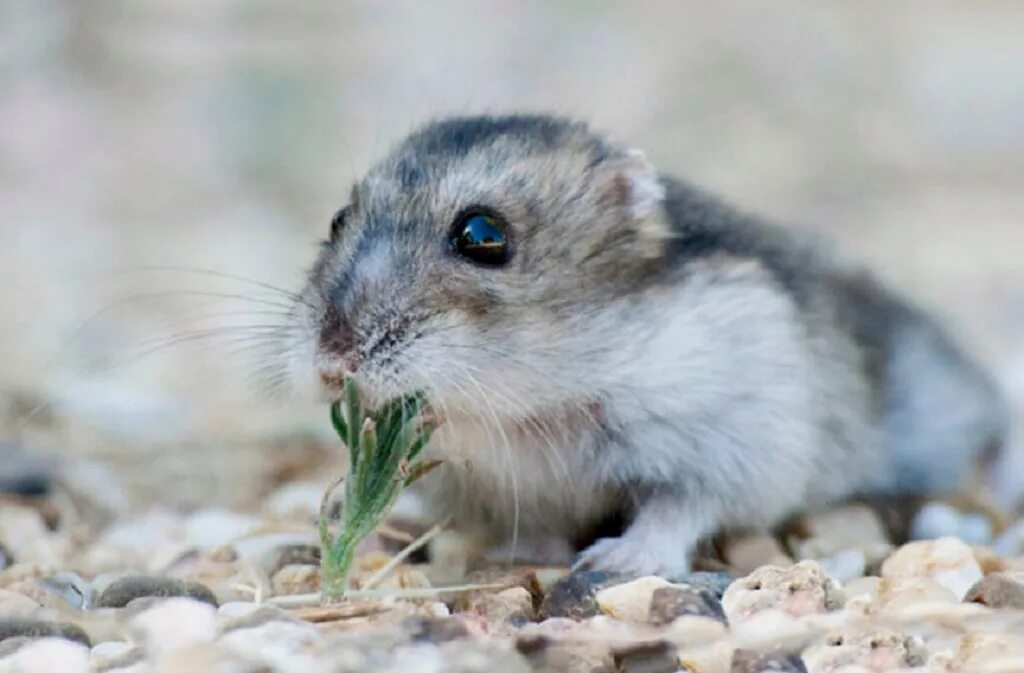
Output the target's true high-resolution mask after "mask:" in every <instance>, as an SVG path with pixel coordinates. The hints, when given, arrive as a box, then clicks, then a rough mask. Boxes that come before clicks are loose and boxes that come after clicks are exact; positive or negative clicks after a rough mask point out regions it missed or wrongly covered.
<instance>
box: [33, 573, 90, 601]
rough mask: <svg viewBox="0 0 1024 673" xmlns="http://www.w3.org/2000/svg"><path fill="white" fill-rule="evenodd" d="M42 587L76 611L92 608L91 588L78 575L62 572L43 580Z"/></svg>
mask: <svg viewBox="0 0 1024 673" xmlns="http://www.w3.org/2000/svg"><path fill="white" fill-rule="evenodd" d="M42 586H43V587H44V588H46V589H47V590H48V591H50V592H51V593H53V594H54V595H56V596H58V597H60V598H61V599H62V600H64V601H65V602H66V603H67V604H68V605H70V606H71V607H73V608H74V609H76V610H88V609H89V608H91V607H92V601H93V592H92V586H91V585H90V584H89V582H87V581H86V580H84V579H82V577H81V576H80V575H79V574H78V573H73V572H70V571H68V570H63V571H61V572H59V573H57V574H56V575H53V576H51V577H48V578H46V579H45V580H43V581H42Z"/></svg>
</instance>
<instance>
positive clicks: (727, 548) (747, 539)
mask: <svg viewBox="0 0 1024 673" xmlns="http://www.w3.org/2000/svg"><path fill="white" fill-rule="evenodd" d="M722 556H723V557H725V562H726V563H728V564H729V567H730V568H732V570H733V571H734V572H735V573H736V574H737V575H746V574H748V573H752V572H754V571H755V570H756V569H758V568H760V567H761V566H778V567H786V566H791V565H793V559H792V558H790V557H789V555H788V554H787V553H786V550H785V549H783V548H782V545H781V544H779V541H778V540H776V539H775V538H774V537H773V536H771V535H767V534H764V535H744V536H738V537H729V538H727V539H726V540H725V542H724V543H723V550H722Z"/></svg>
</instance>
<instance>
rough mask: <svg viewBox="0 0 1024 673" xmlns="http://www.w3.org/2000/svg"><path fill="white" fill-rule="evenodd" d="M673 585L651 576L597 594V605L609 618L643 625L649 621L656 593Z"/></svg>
mask: <svg viewBox="0 0 1024 673" xmlns="http://www.w3.org/2000/svg"><path fill="white" fill-rule="evenodd" d="M670 586H672V584H671V583H670V582H668V581H667V580H665V579H663V578H661V577H655V576H653V575H652V576H649V577H641V578H640V579H636V580H633V581H632V582H626V583H625V584H617V585H615V586H613V587H608V588H607V589H602V590H601V591H598V592H597V596H596V597H595V598H596V599H597V605H598V607H600V608H601V611H602V612H604V613H605V614H606V615H608V616H609V617H615V618H616V619H621V620H623V621H626V622H634V623H638V624H642V623H644V622H646V621H647V618H648V615H649V613H650V610H651V598H652V597H653V596H654V592H655V591H657V590H658V589H661V588H663V587H670Z"/></svg>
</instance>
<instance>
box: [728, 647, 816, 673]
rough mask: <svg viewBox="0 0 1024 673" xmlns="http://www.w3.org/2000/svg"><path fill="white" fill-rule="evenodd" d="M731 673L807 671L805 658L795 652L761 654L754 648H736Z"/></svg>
mask: <svg viewBox="0 0 1024 673" xmlns="http://www.w3.org/2000/svg"><path fill="white" fill-rule="evenodd" d="M729 672H730V673H776V672H777V673H807V667H806V666H804V662H803V660H802V659H801V658H800V657H799V656H797V655H795V654H780V653H771V654H761V653H760V652H755V651H754V650H742V649H741V650H736V651H735V652H733V655H732V666H731V667H730V669H729Z"/></svg>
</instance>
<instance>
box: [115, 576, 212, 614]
mask: <svg viewBox="0 0 1024 673" xmlns="http://www.w3.org/2000/svg"><path fill="white" fill-rule="evenodd" d="M179 596H183V597H188V598H192V599H195V600H197V601H201V602H204V603H208V604H210V605H212V606H213V607H217V599H216V597H215V596H214V595H213V592H212V591H210V589H209V588H208V587H206V586H204V585H202V584H200V583H198V582H190V581H187V580H176V579H171V578H167V577H148V576H145V575H133V576H130V577H125V578H122V579H119V580H117V581H115V582H113V583H112V584H110V586H108V587H107V588H106V589H104V590H103V593H102V594H100V597H99V599H98V600H97V601H96V606H97V607H100V608H123V607H125V606H127V605H128V604H129V603H131V602H132V601H133V600H135V599H137V598H148V597H158V598H171V597H179Z"/></svg>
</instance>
